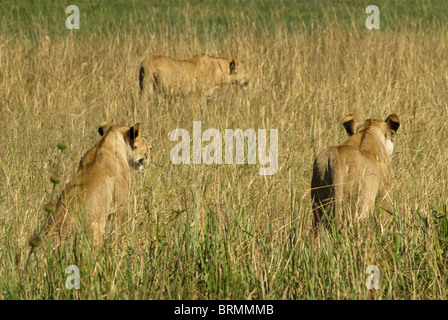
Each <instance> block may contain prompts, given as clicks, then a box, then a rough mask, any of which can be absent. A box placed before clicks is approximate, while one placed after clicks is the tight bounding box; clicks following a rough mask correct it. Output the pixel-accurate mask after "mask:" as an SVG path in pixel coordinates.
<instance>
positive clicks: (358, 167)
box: [311, 114, 400, 227]
mask: <svg viewBox="0 0 448 320" xmlns="http://www.w3.org/2000/svg"><path fill="white" fill-rule="evenodd" d="M343 125H344V128H345V130H346V131H347V133H348V135H349V136H350V137H349V138H348V140H347V141H346V142H345V143H344V144H343V145H341V146H336V147H329V148H327V149H325V150H323V151H322V152H321V153H320V154H319V155H318V156H317V158H316V160H315V162H314V168H313V178H312V180H311V198H312V201H313V215H314V220H313V222H314V227H317V225H318V224H319V222H321V220H325V218H326V217H325V215H328V217H334V214H335V213H336V214H340V213H342V211H345V212H347V211H350V212H353V213H354V214H355V215H354V217H355V218H356V219H360V220H363V219H366V218H367V216H368V214H369V211H370V210H371V209H372V207H373V204H374V202H375V198H376V197H377V195H378V199H379V200H380V201H381V206H382V209H383V214H384V215H385V217H384V218H385V219H387V218H388V213H387V211H389V212H390V209H391V208H392V202H391V195H390V191H391V187H392V171H391V167H390V162H389V158H390V157H391V155H392V153H393V148H394V143H393V140H394V135H395V133H396V132H397V130H398V128H399V127H400V120H399V119H398V117H397V116H396V115H395V114H391V115H389V116H388V117H387V118H386V120H385V121H382V120H376V119H368V120H365V121H360V120H359V119H358V117H357V116H355V115H353V114H350V115H347V116H346V117H345V118H344V120H343ZM384 211H385V212H384Z"/></svg>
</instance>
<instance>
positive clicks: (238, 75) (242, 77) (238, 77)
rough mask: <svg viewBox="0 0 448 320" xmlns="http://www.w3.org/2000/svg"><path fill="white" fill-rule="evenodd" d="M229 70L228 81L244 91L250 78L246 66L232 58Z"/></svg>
mask: <svg viewBox="0 0 448 320" xmlns="http://www.w3.org/2000/svg"><path fill="white" fill-rule="evenodd" d="M229 70H230V72H229V75H230V81H231V82H232V83H235V84H238V85H239V86H240V87H241V89H243V90H246V89H247V87H248V85H249V82H250V80H251V78H252V75H251V72H250V71H249V69H248V68H247V66H246V65H245V64H244V63H242V62H241V61H240V60H238V59H237V58H234V59H232V61H230V63H229Z"/></svg>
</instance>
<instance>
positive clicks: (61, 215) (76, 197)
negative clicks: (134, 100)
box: [30, 122, 151, 245]
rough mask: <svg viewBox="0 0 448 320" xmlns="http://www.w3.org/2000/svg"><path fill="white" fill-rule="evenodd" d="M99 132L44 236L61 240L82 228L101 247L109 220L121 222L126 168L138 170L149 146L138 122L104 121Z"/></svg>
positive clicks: (36, 239) (36, 238) (35, 239)
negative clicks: (88, 232) (125, 123)
mask: <svg viewBox="0 0 448 320" xmlns="http://www.w3.org/2000/svg"><path fill="white" fill-rule="evenodd" d="M98 132H99V133H100V135H101V136H102V137H101V139H100V140H99V141H98V142H97V144H96V145H95V146H94V147H93V148H91V149H90V150H89V151H87V152H86V154H85V155H84V156H83V157H82V159H81V161H80V162H79V167H78V171H77V172H76V175H75V177H74V178H73V179H72V180H71V181H70V182H69V183H68V185H67V186H66V188H65V190H64V191H63V192H62V194H61V196H60V197H59V200H58V202H57V205H56V211H55V212H54V213H53V214H52V215H50V216H49V219H48V221H47V225H46V226H44V230H43V234H49V233H50V234H53V235H58V236H59V239H60V240H61V239H62V238H63V237H65V236H66V235H67V234H68V233H69V231H70V230H72V229H73V227H74V226H80V225H84V226H85V227H86V229H87V230H89V231H90V232H92V233H93V240H94V243H95V245H100V244H101V243H102V241H103V237H104V234H105V232H106V227H108V226H109V225H108V224H109V223H110V222H111V220H112V218H114V220H115V218H117V220H121V219H123V215H124V205H125V203H126V201H127V199H128V197H129V189H130V186H129V184H130V172H129V167H131V168H134V169H136V170H139V171H140V170H141V169H142V166H143V163H144V161H145V160H146V159H147V158H148V157H149V155H150V151H151V146H150V145H149V144H148V142H147V141H146V140H145V139H144V138H143V137H142V132H141V127H140V124H139V123H137V124H135V125H134V126H132V127H128V126H119V125H113V124H112V123H110V122H104V123H103V124H101V126H100V127H99V128H98ZM40 236H42V235H39V234H35V235H34V236H33V237H32V238H31V240H30V244H31V245H35V244H36V243H39V242H40V238H39V237H40Z"/></svg>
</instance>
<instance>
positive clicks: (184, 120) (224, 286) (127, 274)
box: [0, 17, 448, 299]
mask: <svg viewBox="0 0 448 320" xmlns="http://www.w3.org/2000/svg"><path fill="white" fill-rule="evenodd" d="M150 23H153V24H157V23H158V21H152V22H150ZM160 29H163V28H160ZM166 30H167V31H166V33H162V32H159V33H153V34H152V33H147V32H139V31H136V32H132V33H126V32H125V33H124V34H120V35H117V36H115V37H114V36H111V37H102V36H101V35H98V34H92V35H91V36H87V37H78V36H77V35H76V32H73V31H72V32H67V34H66V36H52V35H47V34H45V33H42V34H41V35H40V36H39V38H38V41H37V42H35V41H32V40H30V39H28V38H27V37H18V38H12V37H9V38H8V37H7V36H3V38H2V39H1V41H0V43H1V45H0V69H1V70H2V72H1V73H0V97H1V102H0V103H1V113H0V127H1V128H2V133H1V134H0V146H1V148H0V212H1V214H0V244H1V246H0V270H2V271H1V273H0V274H1V275H0V298H3V299H11V298H22V299H37V298H45V299H47V298H56V299H68V298H87V299H103V298H109V299H110V298H119V299H329V298H332V299H364V298H367V296H368V293H369V292H368V290H367V289H366V286H365V280H366V278H367V274H366V273H365V270H366V267H367V266H368V265H377V266H378V267H379V269H380V271H381V288H380V289H379V290H377V291H376V293H375V297H376V298H379V299H439V298H445V299H446V297H447V291H446V286H445V284H446V282H447V279H448V278H447V277H448V275H447V273H446V272H447V264H446V260H447V259H446V258H447V252H446V251H447V241H448V230H447V221H448V220H447V219H448V218H447V217H446V213H447V210H446V206H447V194H448V192H447V187H446V185H447V183H448V172H447V167H448V166H447V164H448V147H447V144H446V143H445V141H446V139H447V138H448V131H447V126H446V123H447V120H448V119H447V111H448V110H447V105H446V101H447V93H448V88H447V84H448V71H447V70H448V65H447V60H446V54H447V52H448V45H447V43H448V32H447V28H446V25H443V27H442V28H426V29H422V28H416V29H413V28H408V29H404V30H401V31H400V32H396V31H393V30H380V31H369V30H366V29H365V28H364V26H363V25H350V26H346V25H342V24H338V23H337V22H335V23H332V24H330V25H328V26H319V25H317V26H315V27H313V28H308V27H306V26H304V27H303V28H299V29H297V30H293V31H291V30H287V29H286V28H285V27H284V26H283V24H282V23H280V22H279V23H278V24H277V25H275V26H274V27H272V28H270V29H259V28H255V27H254V25H253V24H251V22H250V21H247V22H246V23H245V24H243V25H239V26H237V27H235V28H234V29H231V30H230V32H225V33H222V34H220V35H219V38H217V37H212V36H209V35H210V34H213V35H216V34H219V32H216V30H208V29H207V28H206V27H204V29H201V30H202V31H201V33H199V32H198V28H197V27H195V21H193V20H189V19H188V17H187V18H186V23H185V24H184V25H183V28H182V30H179V29H175V30H174V31H173V30H172V29H170V28H168V27H167V28H166ZM170 31H173V32H170ZM212 31H213V32H212ZM198 52H206V53H209V54H211V55H215V56H225V57H229V56H238V58H240V59H241V60H242V61H244V62H245V63H246V64H247V65H249V66H250V68H251V70H252V72H253V75H254V78H253V82H252V83H251V84H250V90H248V91H246V92H241V91H239V90H238V89H237V88H233V87H223V88H221V89H219V90H218V91H217V92H216V94H215V96H214V97H213V99H212V100H211V101H210V102H207V101H206V100H205V99H202V98H198V97H190V98H188V97H178V98H176V99H173V100H167V99H164V98H163V97H155V98H153V99H150V100H149V101H141V100H140V99H139V95H138V66H139V63H140V61H141V59H142V58H144V57H145V56H148V55H150V54H160V55H169V56H173V57H176V58H186V57H190V56H192V55H193V54H195V53H198ZM347 113H356V114H357V115H358V116H359V117H360V118H382V119H385V118H386V116H387V115H388V114H389V113H396V114H397V115H398V116H399V117H400V119H401V127H400V129H399V131H398V135H397V138H396V152H395V154H394V155H393V159H392V166H393V172H394V181H395V184H396V188H395V189H394V200H395V204H396V208H395V214H396V219H395V220H394V221H393V223H392V225H391V226H390V227H389V229H388V230H386V232H385V233H384V234H381V232H380V231H379V230H378V226H377V223H376V220H375V219H374V218H372V220H371V221H370V222H369V223H368V225H366V226H364V227H363V228H361V229H351V228H348V229H341V230H339V229H333V230H329V231H328V232H327V233H325V232H324V233H322V235H321V236H320V238H318V239H314V237H312V235H311V233H310V231H311V216H312V215H311V206H310V179H311V173H312V164H313V160H314V158H315V156H316V155H317V153H318V152H319V151H320V150H322V149H323V148H325V147H327V146H329V145H336V144H340V143H342V142H343V141H344V140H345V139H346V136H345V133H344V130H343V128H342V126H341V125H340V122H339V120H340V118H341V117H342V116H344V115H346V114H347ZM104 120H109V121H113V122H116V123H123V124H132V123H134V122H137V121H138V122H140V123H141V124H142V126H143V130H144V135H145V136H146V137H147V138H148V139H149V140H151V141H152V145H153V157H152V162H151V163H150V164H149V165H148V166H147V168H146V170H145V172H144V173H143V174H137V173H135V174H133V182H132V195H131V198H130V201H129V205H128V210H127V215H128V219H127V222H126V224H125V226H124V227H123V228H122V229H121V230H119V235H120V239H119V242H118V243H113V242H112V243H107V244H106V246H105V247H104V248H103V249H102V250H95V249H93V248H91V247H90V246H89V245H88V242H87V241H84V242H82V245H81V246H76V245H75V244H76V243H77V242H76V241H75V240H74V239H68V240H67V243H66V245H65V246H64V247H63V248H62V249H61V250H60V251H53V250H52V249H51V245H50V244H48V243H46V244H44V245H43V246H42V247H41V248H39V249H37V250H36V251H35V252H34V253H33V255H32V256H31V257H30V258H29V261H28V264H26V259H27V255H28V252H29V251H28V247H27V239H28V237H29V235H30V233H31V232H32V231H33V230H34V229H35V228H37V227H38V226H39V225H40V224H41V223H42V221H43V217H44V213H43V210H42V205H43V204H44V203H46V202H47V201H48V197H49V193H50V192H51V188H52V185H51V183H50V182H49V177H50V175H51V174H52V173H54V171H55V170H56V168H57V167H58V161H59V160H58V159H59V156H58V151H57V148H56V144H57V142H59V141H65V142H66V143H67V144H68V146H69V148H68V149H67V150H66V151H65V152H64V157H63V162H62V170H61V172H59V174H61V175H62V176H63V180H64V182H63V183H62V184H61V186H59V189H58V192H60V191H61V190H62V187H63V185H65V183H66V182H68V181H69V180H70V179H71V177H72V176H73V175H74V173H75V169H76V167H77V162H78V161H79V159H80V157H81V156H82V155H83V153H84V152H85V151H87V150H88V149H89V148H90V147H91V146H93V144H94V143H95V142H96V141H97V140H98V134H97V130H96V129H97V126H98V124H99V123H101V122H102V121H104ZM193 121H201V122H202V128H203V130H205V129H207V128H216V129H218V130H220V131H221V132H224V130H225V129H235V128H240V129H243V130H246V129H248V128H254V129H262V128H264V129H278V130H279V159H278V162H279V170H278V172H277V173H276V174H275V175H273V176H260V175H259V173H258V169H259V165H258V164H257V165H218V166H216V165H209V166H207V165H177V166H176V165H173V164H171V162H170V157H169V155H170V150H171V148H172V146H174V145H175V142H170V141H169V134H170V132H171V131H172V130H174V129H175V128H184V129H187V130H188V131H189V132H190V134H191V133H192V122H193ZM78 240H79V239H78ZM73 264H74V265H77V266H79V268H80V271H81V276H82V280H81V289H80V290H78V291H76V290H67V289H66V288H65V279H66V278H67V276H68V275H67V274H65V273H64V270H65V268H66V267H67V266H68V265H73Z"/></svg>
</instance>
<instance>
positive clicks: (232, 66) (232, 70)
mask: <svg viewBox="0 0 448 320" xmlns="http://www.w3.org/2000/svg"><path fill="white" fill-rule="evenodd" d="M229 70H230V74H234V73H235V70H236V61H235V59H232V61H230V63H229Z"/></svg>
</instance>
